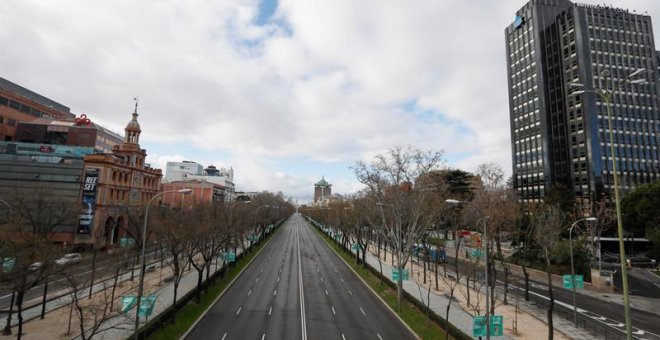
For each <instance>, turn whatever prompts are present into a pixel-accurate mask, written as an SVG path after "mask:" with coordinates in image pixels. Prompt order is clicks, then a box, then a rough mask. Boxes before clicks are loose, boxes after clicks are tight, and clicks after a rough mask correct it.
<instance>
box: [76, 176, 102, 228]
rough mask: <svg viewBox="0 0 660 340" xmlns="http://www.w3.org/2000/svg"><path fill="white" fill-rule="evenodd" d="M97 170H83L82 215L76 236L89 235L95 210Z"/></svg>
mask: <svg viewBox="0 0 660 340" xmlns="http://www.w3.org/2000/svg"><path fill="white" fill-rule="evenodd" d="M98 179H99V169H95V168H88V169H85V180H84V182H83V193H82V205H83V208H82V213H81V214H80V220H79V223H78V234H80V235H89V234H91V231H92V227H93V224H94V211H95V209H96V187H97V186H98Z"/></svg>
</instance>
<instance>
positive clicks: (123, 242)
mask: <svg viewBox="0 0 660 340" xmlns="http://www.w3.org/2000/svg"><path fill="white" fill-rule="evenodd" d="M133 245H135V240H134V239H132V238H130V237H122V238H120V239H119V247H120V248H129V247H132V246H133Z"/></svg>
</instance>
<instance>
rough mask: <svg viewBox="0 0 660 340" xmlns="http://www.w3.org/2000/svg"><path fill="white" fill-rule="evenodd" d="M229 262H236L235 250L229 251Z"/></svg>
mask: <svg viewBox="0 0 660 340" xmlns="http://www.w3.org/2000/svg"><path fill="white" fill-rule="evenodd" d="M227 262H236V253H234V252H233V251H230V252H229V253H227Z"/></svg>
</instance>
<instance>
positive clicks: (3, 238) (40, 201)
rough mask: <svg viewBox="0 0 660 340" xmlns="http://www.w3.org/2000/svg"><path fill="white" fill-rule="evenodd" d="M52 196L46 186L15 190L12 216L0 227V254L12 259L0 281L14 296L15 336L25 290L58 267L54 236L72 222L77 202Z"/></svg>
mask: <svg viewBox="0 0 660 340" xmlns="http://www.w3.org/2000/svg"><path fill="white" fill-rule="evenodd" d="M54 196H55V195H53V194H52V193H50V192H48V191H46V190H36V191H35V192H33V193H31V194H25V193H19V192H18V191H17V192H16V194H15V196H14V197H13V198H12V200H11V201H12V202H13V203H14V204H13V209H12V216H11V217H10V219H9V221H8V222H9V223H8V224H7V225H6V226H5V227H4V228H2V230H1V231H0V234H1V235H0V257H3V258H5V261H8V259H10V260H9V261H11V262H12V263H13V265H11V266H10V267H12V268H10V270H8V271H7V272H4V271H3V272H2V273H0V281H1V282H3V283H5V284H6V285H7V286H9V287H10V288H11V289H12V292H13V293H14V294H15V296H16V299H15V302H14V304H13V305H15V306H16V309H17V319H18V338H19V339H20V338H21V336H22V331H23V302H24V301H23V300H24V297H25V294H26V293H27V292H28V291H30V290H31V289H32V288H34V287H35V286H37V285H39V284H40V283H41V282H44V281H45V280H46V279H47V278H48V276H50V275H52V274H53V273H54V272H56V271H57V270H58V268H56V267H55V265H54V260H55V259H56V258H57V257H59V256H60V255H61V251H62V249H61V247H58V246H56V245H55V243H54V236H55V235H56V233H58V232H66V231H68V232H71V231H70V230H66V229H65V228H67V226H68V227H69V228H72V227H73V226H74V225H75V217H76V216H77V214H76V213H77V212H78V209H77V206H75V204H71V202H65V201H60V200H57V198H56V197H54ZM8 318H11V312H10V314H9V316H8ZM4 333H9V334H11V329H10V328H5V331H4Z"/></svg>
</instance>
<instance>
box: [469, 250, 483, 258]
mask: <svg viewBox="0 0 660 340" xmlns="http://www.w3.org/2000/svg"><path fill="white" fill-rule="evenodd" d="M470 256H472V257H481V249H480V248H477V249H472V251H471V252H470Z"/></svg>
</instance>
